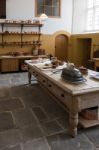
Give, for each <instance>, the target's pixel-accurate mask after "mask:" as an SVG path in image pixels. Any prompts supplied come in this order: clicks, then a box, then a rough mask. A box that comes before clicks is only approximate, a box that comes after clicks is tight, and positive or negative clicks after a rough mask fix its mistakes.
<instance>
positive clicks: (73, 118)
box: [69, 112, 78, 137]
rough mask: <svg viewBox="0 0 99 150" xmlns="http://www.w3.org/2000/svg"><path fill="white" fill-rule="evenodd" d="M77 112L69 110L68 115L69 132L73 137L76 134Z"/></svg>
mask: <svg viewBox="0 0 99 150" xmlns="http://www.w3.org/2000/svg"><path fill="white" fill-rule="evenodd" d="M77 126H78V112H70V116H69V134H70V135H71V136H73V137H75V136H76V135H77Z"/></svg>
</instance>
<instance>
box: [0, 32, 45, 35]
mask: <svg viewBox="0 0 99 150" xmlns="http://www.w3.org/2000/svg"><path fill="white" fill-rule="evenodd" d="M0 34H2V35H42V34H41V33H36V32H34V33H32V32H24V33H21V32H9V33H6V32H0Z"/></svg>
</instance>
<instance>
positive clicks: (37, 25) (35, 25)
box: [0, 22, 43, 27]
mask: <svg viewBox="0 0 99 150" xmlns="http://www.w3.org/2000/svg"><path fill="white" fill-rule="evenodd" d="M0 24H1V25H3V26H4V25H6V26H21V25H22V26H27V27H28V26H34V27H42V26H43V24H41V23H25V22H23V23H22V22H16V23H14V22H13V23H11V22H0Z"/></svg>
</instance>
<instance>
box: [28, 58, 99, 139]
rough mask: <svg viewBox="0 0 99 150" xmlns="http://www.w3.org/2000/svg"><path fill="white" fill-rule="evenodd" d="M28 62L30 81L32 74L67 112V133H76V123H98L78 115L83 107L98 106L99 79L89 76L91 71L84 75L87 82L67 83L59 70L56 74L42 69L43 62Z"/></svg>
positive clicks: (92, 124) (74, 134)
mask: <svg viewBox="0 0 99 150" xmlns="http://www.w3.org/2000/svg"><path fill="white" fill-rule="evenodd" d="M26 63H27V64H28V75H29V76H28V77H29V83H31V75H34V76H35V77H36V78H37V79H38V81H39V83H40V84H41V85H42V86H43V87H45V88H46V89H47V90H48V91H50V92H51V93H52V94H53V95H54V96H55V97H57V100H59V101H61V102H62V103H63V104H64V105H65V106H66V108H67V109H68V112H69V129H68V131H69V134H70V135H72V136H76V135H77V127H78V123H81V124H82V125H83V126H84V127H91V126H95V125H98V124H99V120H85V119H84V118H80V117H79V112H81V111H82V110H84V109H87V108H91V107H96V106H99V81H98V80H95V79H93V78H90V76H89V74H90V72H91V73H92V72H93V71H90V70H88V75H87V76H85V78H86V79H87V82H85V83H81V84H73V83H68V82H65V81H63V80H62V78H61V72H58V73H57V74H55V73H52V71H44V69H42V67H43V66H44V63H37V64H36V63H31V62H30V61H26ZM63 67H65V66H63Z"/></svg>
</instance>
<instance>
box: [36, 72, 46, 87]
mask: <svg viewBox="0 0 99 150" xmlns="http://www.w3.org/2000/svg"><path fill="white" fill-rule="evenodd" d="M38 81H39V82H40V83H41V84H43V85H44V86H47V79H46V78H45V77H43V76H42V75H39V76H38Z"/></svg>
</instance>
